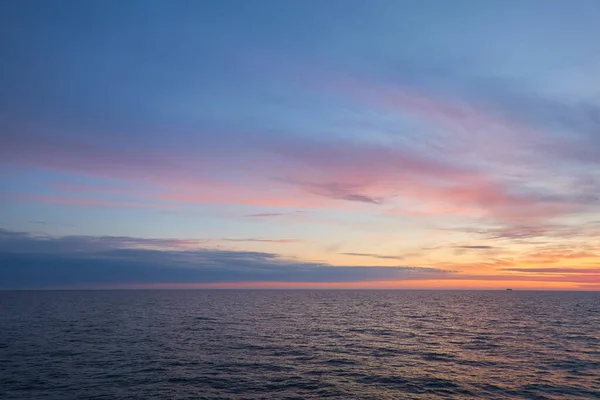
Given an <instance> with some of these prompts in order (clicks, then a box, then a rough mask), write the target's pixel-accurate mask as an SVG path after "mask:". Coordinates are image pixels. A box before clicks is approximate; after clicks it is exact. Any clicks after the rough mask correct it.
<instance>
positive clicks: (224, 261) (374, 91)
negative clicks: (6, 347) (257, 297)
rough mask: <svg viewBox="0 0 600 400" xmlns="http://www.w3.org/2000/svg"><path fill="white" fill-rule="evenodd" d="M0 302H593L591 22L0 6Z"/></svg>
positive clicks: (245, 9) (419, 12) (584, 5)
mask: <svg viewBox="0 0 600 400" xmlns="http://www.w3.org/2000/svg"><path fill="white" fill-rule="evenodd" d="M0 37H2V40H1V41H0V88H1V90H0V289H28V288H34V289H37V288H50V289H52V288H374V289H376V288H384V289H396V288H397V289H402V288H409V289H420V288H425V289H430V288H436V289H465V288H466V289H505V288H507V287H510V288H516V289H544V290H551V289H560V290H600V75H599V74H598V71H600V40H598V38H600V2H598V1H596V0H572V1H558V0H557V1H553V0H490V1H479V0H472V1H465V0H455V1H451V2H443V1H435V0H424V1H417V0H390V1H386V0H374V1H362V0H361V1H355V0H327V1H320V0H319V1H316V0H302V1H300V0H288V1H278V0H261V1H242V0H237V1H232V0H220V1H212V0H207V1H188V0H178V1H154V0H127V1H115V0H102V1H99V0H88V1H67V0H55V1H42V0H37V1H34V0H5V1H2V2H0Z"/></svg>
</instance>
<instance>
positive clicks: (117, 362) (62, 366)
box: [0, 290, 600, 400]
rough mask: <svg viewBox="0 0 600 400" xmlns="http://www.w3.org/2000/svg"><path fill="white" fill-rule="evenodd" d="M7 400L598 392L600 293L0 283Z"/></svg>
mask: <svg viewBox="0 0 600 400" xmlns="http://www.w3.org/2000/svg"><path fill="white" fill-rule="evenodd" d="M0 397H1V398H6V399H31V400H33V399H61V400H62V399H188V398H193V399H215V400H216V399H235V400H241V399H325V398H331V399H449V398H455V399H476V398H477V399H598V398H600V293H598V292H587V293H586V292H519V291H515V292H503V291H495V292H494V291H481V292H478V291H301V290H300V291H243V290H239V291H233V290H232V291H228V290H213V291H210V290H206V291H201V290H198V291H193V290H190V291H168V290H165V291H47V292H44V291H37V292H0Z"/></svg>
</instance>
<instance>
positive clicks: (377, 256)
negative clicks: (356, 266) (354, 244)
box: [340, 253, 405, 260]
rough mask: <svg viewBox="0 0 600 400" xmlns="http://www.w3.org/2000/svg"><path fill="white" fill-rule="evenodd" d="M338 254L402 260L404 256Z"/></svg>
mask: <svg viewBox="0 0 600 400" xmlns="http://www.w3.org/2000/svg"><path fill="white" fill-rule="evenodd" d="M340 254H343V255H345V256H352V257H371V258H381V259H384V260H402V259H404V258H405V257H402V256H386V255H382V254H372V253H340Z"/></svg>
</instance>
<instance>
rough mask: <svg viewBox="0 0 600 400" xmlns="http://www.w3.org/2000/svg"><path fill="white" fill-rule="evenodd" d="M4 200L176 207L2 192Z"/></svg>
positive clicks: (77, 204)
mask: <svg viewBox="0 0 600 400" xmlns="http://www.w3.org/2000/svg"><path fill="white" fill-rule="evenodd" d="M0 196H1V197H3V199H4V200H3V201H7V200H19V201H23V202H33V203H44V204H57V205H66V206H80V207H126V208H159V209H166V208H174V205H173V204H167V203H153V202H145V203H144V202H130V201H112V200H104V199H97V198H82V197H67V196H56V195H48V194H31V193H6V192H5V193H0Z"/></svg>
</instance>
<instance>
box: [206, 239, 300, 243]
mask: <svg viewBox="0 0 600 400" xmlns="http://www.w3.org/2000/svg"><path fill="white" fill-rule="evenodd" d="M211 240H214V241H222V242H254V243H282V244H286V243H301V242H302V240H300V239H255V238H246V239H230V238H229V239H228V238H221V239H211Z"/></svg>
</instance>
